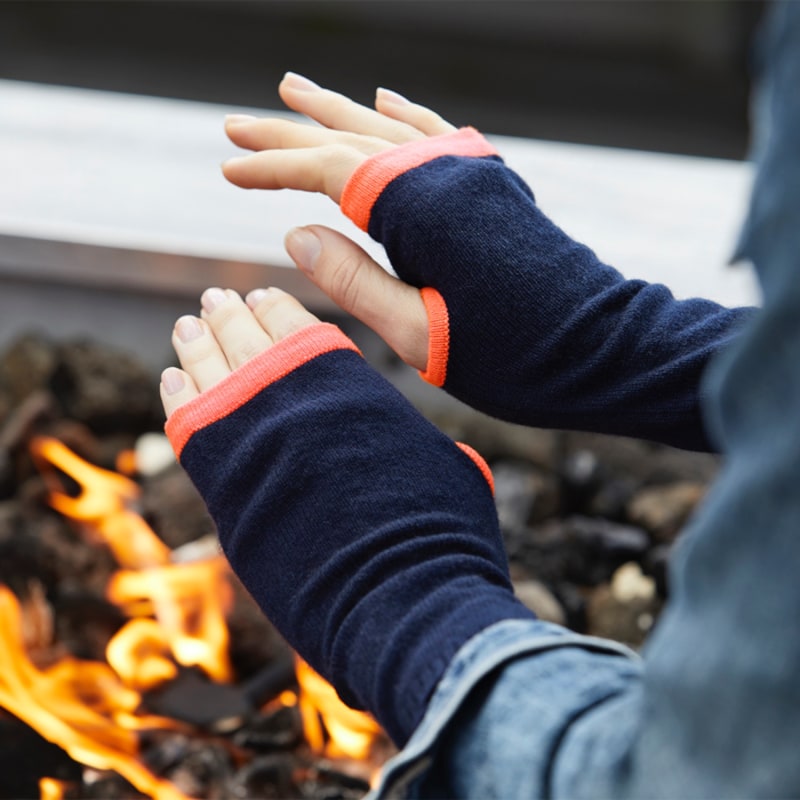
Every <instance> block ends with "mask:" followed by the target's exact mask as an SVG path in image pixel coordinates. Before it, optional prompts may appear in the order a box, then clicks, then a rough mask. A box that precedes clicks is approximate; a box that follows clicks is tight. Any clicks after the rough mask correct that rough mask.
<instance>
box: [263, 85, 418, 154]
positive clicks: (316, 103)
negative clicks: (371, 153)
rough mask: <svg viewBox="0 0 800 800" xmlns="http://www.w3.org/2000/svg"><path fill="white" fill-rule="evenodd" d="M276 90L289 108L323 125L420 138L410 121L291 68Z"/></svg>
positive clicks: (399, 139) (396, 139) (393, 138)
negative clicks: (364, 103) (360, 100)
mask: <svg viewBox="0 0 800 800" xmlns="http://www.w3.org/2000/svg"><path fill="white" fill-rule="evenodd" d="M278 92H279V93H280V96H281V99H282V100H283V102H284V103H286V105H287V106H289V108H291V109H293V110H294V111H299V112H300V113H302V114H305V115H306V116H309V117H311V119H314V120H316V121H317V122H319V123H320V124H322V125H324V126H325V127H326V128H333V129H334V130H338V131H350V132H351V133H361V134H365V135H366V136H376V137H378V138H379V139H385V140H386V141H388V142H391V143H392V144H402V143H404V142H411V141H414V140H415V139H420V138H422V134H421V133H420V132H419V131H418V130H416V129H415V128H413V127H412V126H411V125H406V124H405V123H404V122H398V121H396V120H393V119H389V118H388V117H387V116H385V115H383V114H379V113H378V112H377V111H374V110H373V109H371V108H367V107H366V106H362V105H360V104H358V103H356V102H354V101H353V100H351V99H350V98H349V97H345V96H344V95H342V94H338V93H337V92H332V91H330V90H328V89H323V88H321V87H320V86H317V84H316V83H313V82H312V81H309V80H308V79H307V78H303V77H302V76H300V75H295V74H294V73H293V72H287V73H286V76H285V77H284V79H283V80H282V81H281V83H280V86H279V87H278Z"/></svg>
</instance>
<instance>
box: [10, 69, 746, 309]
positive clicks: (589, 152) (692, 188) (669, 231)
mask: <svg viewBox="0 0 800 800" xmlns="http://www.w3.org/2000/svg"><path fill="white" fill-rule="evenodd" d="M241 111H244V112H247V113H256V114H261V115H267V114H269V115H276V114H279V113H282V112H275V111H267V110H253V109H241V108H233V107H231V108H227V107H223V106H218V105H211V104H204V103H195V102H188V101H178V100H167V99H160V98H152V97H140V96H130V95H121V94H114V93H108V92H97V91H90V90H83V89H71V88H61V87H52V86H43V85H37V84H28V83H20V82H14V81H0V175H2V176H3V179H2V182H0V278H2V277H3V276H6V277H10V278H14V279H16V280H20V279H23V280H27V279H32V280H36V279H46V280H48V281H52V282H55V283H64V284H81V283H84V284H87V283H88V284H91V285H95V286H98V285H100V286H103V287H109V288H114V287H120V288H131V289H136V290H139V291H147V292H164V293H172V294H179V295H192V296H196V294H197V292H198V291H199V290H200V289H202V288H204V287H205V286H208V285H211V284H218V283H223V284H225V285H228V286H233V287H234V288H239V289H248V288H251V287H252V286H255V285H263V284H265V283H275V284H277V285H280V286H283V287H284V288H286V289H288V290H289V291H293V292H295V293H296V294H297V295H298V296H299V297H300V299H301V300H303V301H304V302H306V303H309V304H311V305H315V306H317V307H324V306H326V305H327V304H326V303H325V302H324V300H322V298H321V295H320V294H319V293H318V292H316V291H314V290H313V289H312V287H311V286H310V284H309V283H308V282H307V281H305V280H303V279H302V278H301V277H300V276H298V275H297V273H296V272H295V270H294V269H293V267H292V266H291V262H290V261H289V259H288V257H287V256H286V254H285V252H284V250H283V245H282V240H283V236H284V234H285V232H286V231H287V230H288V229H289V228H291V227H293V226H294V225H302V224H307V223H312V222H313V223H321V224H326V225H330V226H332V227H336V228H339V229H340V230H342V231H343V232H345V233H346V234H347V235H349V236H352V237H354V238H356V239H357V240H358V241H359V243H361V244H362V245H365V246H367V247H368V249H369V250H370V252H372V253H373V254H374V255H376V257H378V258H379V259H380V258H381V257H382V256H381V251H380V248H379V247H378V246H376V245H375V244H374V243H372V242H369V241H368V240H367V239H366V237H364V235H363V234H361V232H360V231H358V230H357V229H356V228H355V227H354V226H353V225H352V224H351V223H350V222H349V221H348V220H346V219H345V218H344V217H343V216H342V215H341V214H340V213H339V211H338V209H337V208H336V207H335V205H334V204H333V203H331V202H330V201H329V200H328V199H327V198H325V197H322V196H317V195H308V194H304V193H300V192H291V191H281V192H257V191H256V192H252V191H251V192H247V191H243V190H241V189H238V188H236V187H233V186H231V185H230V184H228V183H227V182H226V181H225V180H224V179H223V178H222V176H221V174H220V170H219V164H220V162H221V161H222V160H224V159H225V158H226V157H228V156H229V155H231V154H232V153H233V152H234V148H233V146H232V145H231V144H230V143H229V142H228V141H227V139H226V138H225V136H224V133H223V128H222V120H223V115H224V114H225V113H229V112H241ZM491 138H492V140H493V141H494V143H495V144H496V146H497V147H498V148H499V150H500V151H501V152H502V153H503V154H504V156H505V158H506V161H507V162H508V163H509V165H510V166H512V167H514V168H515V169H516V170H517V171H518V172H519V173H520V174H521V175H522V176H523V177H524V178H525V179H526V180H527V181H528V182H529V183H530V185H531V186H532V187H533V189H534V192H535V194H536V196H537V200H538V202H539V203H540V205H541V206H542V208H543V209H544V210H545V211H546V212H547V213H548V214H549V215H550V216H551V217H552V218H553V219H554V220H555V221H556V222H557V223H558V224H559V225H561V227H563V228H564V229H565V230H566V231H567V232H568V233H570V234H571V235H572V236H574V237H575V238H577V239H580V240H581V241H583V242H585V243H587V244H589V245H590V246H592V247H593V248H594V249H595V250H596V251H597V253H598V254H599V255H600V257H601V258H603V259H604V260H605V261H607V262H608V263H610V264H612V265H614V266H615V267H617V268H618V269H619V270H620V271H621V272H623V274H625V275H626V276H627V277H635V278H643V279H645V280H648V281H658V282H662V283H666V284H667V285H668V286H670V288H672V289H673V291H674V292H675V293H676V295H678V296H679V297H686V296H696V295H700V296H705V297H710V298H712V299H716V300H718V301H719V302H721V303H724V304H726V305H739V304H748V303H754V302H756V301H757V292H756V289H755V285H754V281H753V280H752V277H751V275H750V272H749V270H748V269H746V268H745V269H742V268H738V269H732V268H730V267H727V266H726V262H727V260H728V257H729V255H730V253H731V250H732V247H733V243H734V240H735V236H736V231H737V229H738V227H739V224H740V221H741V218H742V214H743V210H744V207H745V203H746V197H747V193H748V190H749V184H750V180H751V177H750V169H749V167H748V166H747V165H745V164H743V163H739V162H731V161H721V160H713V159H705V158H691V157H685V156H670V155H663V154H654V153H643V152H633V151H622V150H614V149H611V148H599V147H589V146H580V145H568V144H557V143H552V142H542V141H533V140H526V139H512V138H508V137H491Z"/></svg>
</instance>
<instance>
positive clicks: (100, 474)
mask: <svg viewBox="0 0 800 800" xmlns="http://www.w3.org/2000/svg"><path fill="white" fill-rule="evenodd" d="M31 452H32V453H33V457H34V459H35V460H36V462H37V464H38V465H39V467H40V468H41V469H42V472H43V473H44V474H45V475H52V472H51V467H52V466H53V465H54V466H56V467H58V468H59V469H60V470H62V472H65V473H66V474H67V475H69V476H70V477H71V478H72V479H73V480H75V481H76V482H77V483H78V484H79V486H80V487H81V492H80V494H79V495H78V496H77V497H71V496H70V495H68V494H65V493H64V492H63V491H60V490H58V489H55V490H53V491H51V492H50V495H49V498H48V500H49V502H50V505H51V506H52V507H53V508H54V509H56V511H60V512H61V513H62V514H63V515H64V516H65V517H69V518H70V519H74V520H80V521H82V522H87V523H89V524H90V525H92V527H93V529H94V530H95V532H96V533H97V534H99V535H100V536H101V538H102V539H103V540H104V541H105V542H106V543H107V544H108V546H109V547H110V548H111V551H112V552H113V553H114V557H115V558H116V560H117V562H118V563H119V564H120V565H121V566H123V567H131V568H133V569H140V568H143V567H152V566H156V565H158V564H166V563H168V562H169V548H168V547H167V546H166V545H165V544H164V543H163V542H162V541H161V540H160V539H159V538H158V536H156V534H155V533H154V532H153V530H152V528H150V526H149V525H148V524H147V523H146V522H145V521H144V520H143V519H142V517H140V516H139V515H138V514H137V513H135V512H134V511H132V510H131V506H132V505H134V504H135V502H136V501H137V500H138V499H139V487H138V486H137V485H136V484H135V483H134V482H133V481H132V480H129V479H128V478H126V477H124V476H123V475H118V474H117V473H116V472H109V471H108V470H105V469H101V468H100V467H96V466H94V465H93V464H89V463H88V462H87V461H84V460H83V459H82V458H80V456H77V455H75V453H73V452H72V451H71V450H70V449H69V448H68V447H66V445H64V444H62V443H61V442H59V441H58V440H57V439H52V438H50V437H46V436H41V437H37V438H36V439H34V440H33V442H32V443H31Z"/></svg>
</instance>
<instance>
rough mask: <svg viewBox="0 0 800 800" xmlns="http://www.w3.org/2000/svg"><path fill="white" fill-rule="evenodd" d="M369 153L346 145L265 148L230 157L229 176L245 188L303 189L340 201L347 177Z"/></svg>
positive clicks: (225, 172) (226, 167)
mask: <svg viewBox="0 0 800 800" xmlns="http://www.w3.org/2000/svg"><path fill="white" fill-rule="evenodd" d="M366 158H367V156H366V155H364V154H363V153H360V152H359V151H357V150H354V149H353V148H351V147H345V146H343V145H327V146H325V147H311V148H308V149H304V150H265V151H262V152H259V153H253V154H252V155H249V156H240V157H238V158H231V159H228V160H227V161H226V162H225V163H224V164H223V165H222V173H223V175H225V177H226V178H227V179H228V180H229V181H230V182H231V183H234V184H236V185H237V186H241V187H242V188H243V189H300V190H302V191H306V192H322V193H323V194H327V195H328V197H330V198H331V199H332V200H334V201H336V202H337V203H338V202H339V198H340V197H341V194H342V189H343V188H344V185H345V183H347V179H348V178H349V177H350V176H351V175H352V174H353V172H354V171H355V169H356V168H357V167H358V166H359V165H360V164H361V163H362V162H364V161H365V160H366Z"/></svg>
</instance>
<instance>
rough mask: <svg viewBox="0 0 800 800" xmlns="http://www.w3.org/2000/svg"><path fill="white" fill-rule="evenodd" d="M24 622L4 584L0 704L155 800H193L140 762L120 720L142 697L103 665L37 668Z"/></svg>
mask: <svg viewBox="0 0 800 800" xmlns="http://www.w3.org/2000/svg"><path fill="white" fill-rule="evenodd" d="M20 620H21V612H20V607H19V603H18V602H17V598H16V597H15V596H14V595H13V594H12V592H11V591H9V590H8V589H7V588H6V587H4V586H0V705H2V706H3V707H4V708H6V709H8V710H9V711H10V712H11V713H12V714H14V715H15V716H17V717H19V718H20V719H22V720H24V721H25V722H26V723H27V724H28V725H30V726H31V727H32V728H33V729H34V730H36V731H37V732H38V733H39V734H40V735H41V736H43V737H44V738H45V739H47V740H49V741H51V742H54V743H56V744H58V745H59V746H60V747H63V748H64V749H65V750H66V751H67V753H68V754H69V755H70V756H71V757H72V758H74V759H75V760H76V761H79V762H81V763H82V764H86V765H88V766H90V767H94V768H95V769H113V770H115V771H116V772H118V773H119V774H120V775H122V776H123V777H124V778H126V779H127V780H128V781H130V782H131V783H132V784H133V785H134V786H135V787H136V788H137V789H139V790H140V791H141V792H144V793H145V794H148V795H149V796H150V797H153V798H155V800H188V799H187V797H186V795H184V794H183V793H182V792H180V791H178V790H177V789H176V788H175V787H174V786H173V785H172V784H170V783H168V782H166V781H162V780H161V779H159V778H157V777H156V776H155V775H153V774H152V773H151V772H150V771H149V770H148V769H147V768H145V767H144V766H143V765H142V764H140V763H139V762H138V761H137V760H136V758H135V755H136V752H137V745H138V743H137V740H136V737H135V734H134V733H132V732H131V731H130V730H127V729H125V728H124V727H122V726H121V725H120V724H119V719H118V718H117V719H115V717H117V715H118V714H123V715H125V716H126V717H128V718H129V717H130V712H131V711H132V710H133V708H135V707H136V706H138V704H139V697H138V695H136V693H131V691H130V690H126V689H125V688H124V687H122V686H121V685H120V684H119V680H118V678H117V677H116V675H114V673H113V672H112V671H111V670H110V669H109V668H108V667H105V665H103V664H98V663H95V662H79V661H78V660H77V659H67V660H66V661H65V662H62V663H60V664H58V665H56V667H52V668H51V669H50V670H45V671H40V670H38V669H37V668H36V667H35V666H34V665H33V664H32V663H31V662H30V660H29V659H28V657H27V655H26V654H25V651H24V648H23V644H22V630H21V625H20ZM64 673H68V677H69V678H70V679H68V680H66V681H65V680H63V674H64ZM102 689H105V691H101V690H102ZM92 696H94V700H92ZM87 700H89V701H90V702H87ZM165 722H166V723H167V724H169V723H168V721H165Z"/></svg>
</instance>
